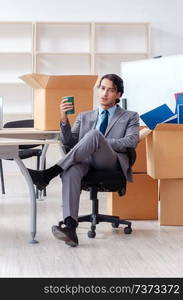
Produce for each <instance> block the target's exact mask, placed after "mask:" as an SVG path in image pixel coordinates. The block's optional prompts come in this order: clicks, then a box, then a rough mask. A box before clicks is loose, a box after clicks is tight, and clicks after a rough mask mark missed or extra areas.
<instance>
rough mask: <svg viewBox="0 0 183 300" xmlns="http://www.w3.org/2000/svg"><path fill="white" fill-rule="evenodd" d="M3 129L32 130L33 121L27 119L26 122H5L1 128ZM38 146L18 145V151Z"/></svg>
mask: <svg viewBox="0 0 183 300" xmlns="http://www.w3.org/2000/svg"><path fill="white" fill-rule="evenodd" d="M3 127H4V128H33V127H34V120H33V119H27V120H16V121H10V122H6V123H5V124H4V126H3ZM37 146H40V145H20V146H19V149H30V148H34V147H37Z"/></svg>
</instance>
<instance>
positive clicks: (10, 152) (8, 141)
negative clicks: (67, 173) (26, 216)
mask: <svg viewBox="0 0 183 300" xmlns="http://www.w3.org/2000/svg"><path fill="white" fill-rule="evenodd" d="M59 136H60V131H40V130H36V129H33V128H21V129H18V128H17V129H11V128H7V129H3V130H0V158H2V159H10V158H11V159H14V160H15V161H16V163H17V165H18V166H19V168H20V170H21V172H22V174H23V176H24V177H25V179H26V182H27V184H28V188H29V194H30V233H31V241H30V243H32V244H35V243H38V241H36V240H35V236H36V220H37V203H36V194H35V189H34V185H33V182H32V179H31V177H30V175H29V172H28V170H27V168H26V167H25V165H24V163H23V162H22V160H21V159H20V158H19V155H18V152H19V145H33V144H34V145H36V144H37V145H45V147H44V149H43V154H42V158H41V167H42V168H43V164H44V158H45V155H46V151H47V149H48V146H49V145H50V144H55V143H60V140H59ZM33 138H34V139H33ZM60 149H61V147H60Z"/></svg>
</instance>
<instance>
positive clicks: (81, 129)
mask: <svg viewBox="0 0 183 300" xmlns="http://www.w3.org/2000/svg"><path fill="white" fill-rule="evenodd" d="M98 92H99V108H98V109H96V110H93V111H87V112H81V113H80V114H79V115H78V117H77V119H76V121H75V123H74V126H73V128H71V126H70V123H69V120H68V118H67V111H69V110H70V109H72V108H73V106H72V104H71V103H68V102H64V101H62V102H61V105H60V114H61V125H60V126H61V140H62V142H63V144H64V145H66V146H68V147H69V148H71V150H70V151H69V152H68V153H67V154H66V156H65V157H64V158H63V159H61V160H60V161H59V162H58V163H57V164H56V165H54V166H53V167H51V168H49V169H46V170H43V171H35V170H30V169H28V170H29V173H30V175H31V178H32V180H33V183H34V184H35V185H36V186H37V188H38V189H40V190H42V189H44V188H45V187H46V186H47V185H48V184H49V182H50V180H51V179H52V178H54V177H55V176H57V175H59V174H60V176H61V178H62V183H63V186H62V198H63V219H64V224H65V225H64V226H63V224H62V225H61V222H60V223H59V225H58V226H57V225H54V226H52V232H53V235H54V236H55V237H56V238H58V239H60V240H63V241H65V243H66V244H68V245H70V246H73V247H74V246H77V245H78V237H77V234H76V227H77V218H78V210H79V199H80V187H81V180H82V178H83V176H84V175H86V174H87V172H88V170H89V169H90V168H91V167H92V168H95V169H102V170H104V169H107V170H115V169H118V168H120V169H121V171H122V172H123V174H124V176H125V178H126V180H127V181H132V171H131V168H130V164H129V158H128V155H127V151H126V148H128V147H131V148H135V147H136V145H137V143H138V140H139V116H138V114H137V113H136V112H132V111H127V110H124V109H122V108H121V107H120V106H119V105H117V103H118V102H119V98H120V97H121V96H122V94H123V80H122V79H121V78H120V77H119V76H117V75H116V74H107V75H104V76H103V77H102V78H101V80H100V82H99V86H98Z"/></svg>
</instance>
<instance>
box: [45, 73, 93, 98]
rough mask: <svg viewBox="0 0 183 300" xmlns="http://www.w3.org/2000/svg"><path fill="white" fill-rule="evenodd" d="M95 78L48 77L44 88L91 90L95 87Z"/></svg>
mask: <svg viewBox="0 0 183 300" xmlns="http://www.w3.org/2000/svg"><path fill="white" fill-rule="evenodd" d="M97 77H98V76H97V75H68V76H50V77H49V80H48V83H47V87H46V88H48V89H49V88H52V89H54V88H59V89H62V88H63V89H70V88H72V89H73V90H74V89H91V88H93V87H94V86H95V83H96V80H97ZM68 96H69V95H68Z"/></svg>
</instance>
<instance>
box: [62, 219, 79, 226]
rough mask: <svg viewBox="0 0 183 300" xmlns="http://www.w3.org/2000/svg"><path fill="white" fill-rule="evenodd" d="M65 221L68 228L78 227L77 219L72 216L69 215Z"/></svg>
mask: <svg viewBox="0 0 183 300" xmlns="http://www.w3.org/2000/svg"><path fill="white" fill-rule="evenodd" d="M64 223H65V225H66V226H67V227H68V228H76V227H77V225H78V223H77V222H76V220H74V219H73V218H72V217H67V218H66V219H65V220H64Z"/></svg>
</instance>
